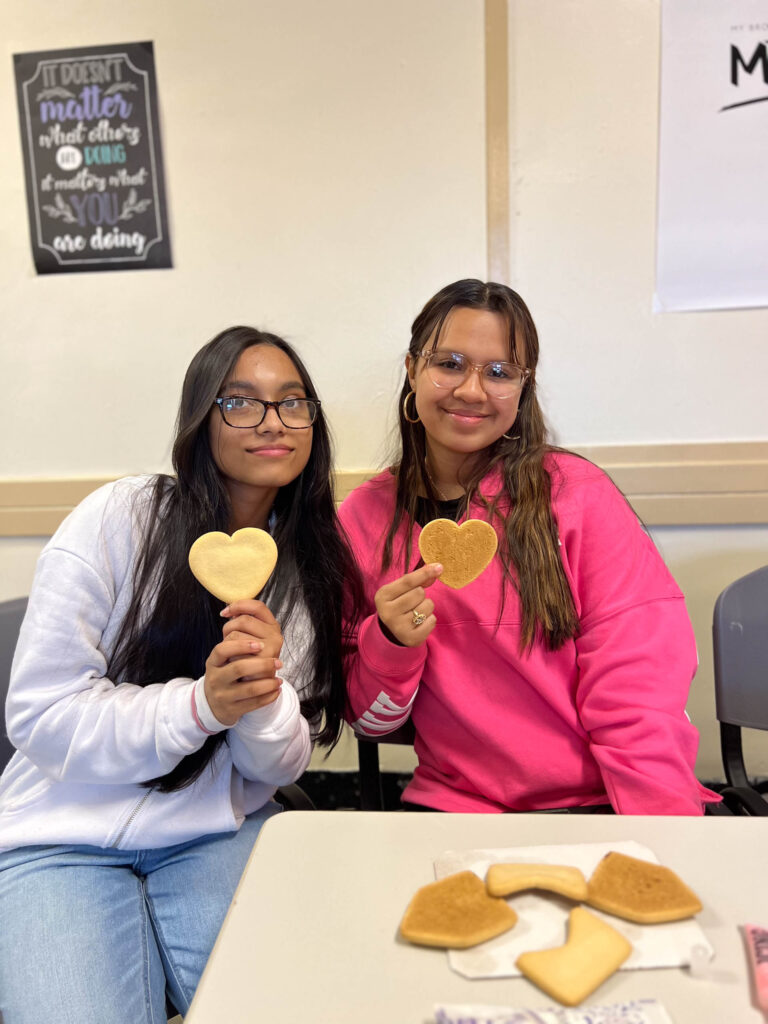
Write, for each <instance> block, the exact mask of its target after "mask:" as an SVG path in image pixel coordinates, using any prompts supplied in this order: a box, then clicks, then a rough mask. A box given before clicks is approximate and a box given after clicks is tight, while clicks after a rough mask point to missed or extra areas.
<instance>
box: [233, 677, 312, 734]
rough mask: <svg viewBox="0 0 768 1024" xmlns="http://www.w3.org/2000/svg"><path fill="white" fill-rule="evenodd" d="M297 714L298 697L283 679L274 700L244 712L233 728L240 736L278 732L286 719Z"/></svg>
mask: <svg viewBox="0 0 768 1024" xmlns="http://www.w3.org/2000/svg"><path fill="white" fill-rule="evenodd" d="M299 714H300V709H299V698H298V697H297V696H296V691H295V690H294V688H293V687H292V686H291V684H290V683H289V682H286V680H285V679H284V680H283V685H282V686H281V687H280V693H279V694H278V695H277V699H276V700H273V701H272V703H271V704H266V705H265V706H264V707H263V708H256V710H255V711H248V712H246V713H245V714H244V715H243V716H242V717H241V718H240V720H239V721H238V722H237V724H236V725H235V726H233V728H234V729H235V731H236V732H237V733H238V734H240V735H241V736H256V735H259V734H263V733H265V732H270V733H271V732H279V731H280V730H281V729H282V728H283V726H284V725H285V723H286V722H287V721H289V720H290V719H291V718H293V717H298V715H299Z"/></svg>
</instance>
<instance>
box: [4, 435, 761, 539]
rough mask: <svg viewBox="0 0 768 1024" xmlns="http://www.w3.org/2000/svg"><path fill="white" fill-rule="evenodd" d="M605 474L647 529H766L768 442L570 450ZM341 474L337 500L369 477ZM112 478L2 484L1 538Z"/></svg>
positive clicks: (40, 527)
mask: <svg viewBox="0 0 768 1024" xmlns="http://www.w3.org/2000/svg"><path fill="white" fill-rule="evenodd" d="M576 450H577V451H579V452H580V454H582V455H584V456H586V457H587V458H589V459H591V460H592V461H593V462H596V463H597V465H599V466H602V468H603V469H604V470H605V471H606V472H607V473H609V474H610V475H611V477H612V478H613V479H614V480H615V481H616V483H617V485H618V486H619V487H620V488H621V489H622V491H624V493H625V494H626V495H627V497H628V498H629V499H630V501H631V502H632V504H633V505H634V507H635V509H636V510H637V512H638V515H640V517H641V518H642V519H643V521H644V522H645V523H646V524H647V525H648V526H713V525H732V524H737V523H756V524H768V441H723V442H715V443H711V444H669V445H601V446H591V447H583V448H578V449H576ZM373 472H374V471H373V470H371V471H366V470H341V471H340V472H339V473H338V474H337V477H336V489H337V494H338V496H339V498H340V499H341V498H344V497H345V496H346V495H347V494H348V493H349V492H350V491H351V490H352V489H353V488H355V487H357V486H358V484H360V483H362V482H363V480H365V479H367V478H368V477H369V476H371V475H372V474H373ZM110 479H114V478H113V477H87V478H75V479H54V478H49V479H24V480H0V537H48V536H50V535H51V534H52V533H53V532H54V530H55V529H56V527H57V526H58V525H59V523H60V522H61V521H62V519H63V518H64V517H65V516H66V515H67V513H68V512H69V511H70V510H71V509H72V508H73V507H74V506H75V505H76V504H77V503H78V502H79V501H82V499H83V498H84V497H85V496H86V495H87V494H90V492H91V491H93V490H95V489H96V488H97V487H100V486H101V485H102V484H105V483H107V482H108V481H109V480H110Z"/></svg>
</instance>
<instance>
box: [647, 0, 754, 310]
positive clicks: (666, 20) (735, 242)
mask: <svg viewBox="0 0 768 1024" xmlns="http://www.w3.org/2000/svg"><path fill="white" fill-rule="evenodd" d="M661 13H662V18H661V104H660V113H661V124H660V132H659V178H658V182H659V192H658V239H657V246H658V247H657V262H656V298H655V309H656V310H658V311H664V312H667V311H672V310H705V309H735V308H739V307H740V308H748V307H756V306H768V201H766V164H767V163H768V0H728V2H727V3H724V2H723V0H662V7H661Z"/></svg>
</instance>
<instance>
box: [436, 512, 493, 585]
mask: <svg viewBox="0 0 768 1024" xmlns="http://www.w3.org/2000/svg"><path fill="white" fill-rule="evenodd" d="M497 545H498V538H497V537H496V531H495V530H494V528H493V527H492V526H491V525H490V523H484V522H483V521H482V519H467V520H466V521H465V522H463V523H462V524H461V526H457V525H456V523H454V521H453V520H452V519H433V520H432V522H431V523H427V525H426V526H425V527H424V529H423V530H422V531H421V536H420V537H419V551H420V552H421V557H422V558H423V559H424V561H425V562H440V563H441V564H442V566H443V573H442V575H441V576H440V577H439V579H440V580H442V582H443V583H446V584H447V585H448V586H449V587H453V588H454V590H458V589H459V587H465V586H466V585H467V584H468V583H471V582H472V580H475V579H477V577H478V576H479V575H480V573H481V572H482V571H483V569H485V567H486V566H487V565H488V563H489V562H490V561H491V559H492V558H493V556H494V555H495V554H496V547H497Z"/></svg>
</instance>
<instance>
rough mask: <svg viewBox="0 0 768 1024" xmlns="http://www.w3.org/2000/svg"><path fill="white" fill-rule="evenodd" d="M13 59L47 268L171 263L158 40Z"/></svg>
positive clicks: (32, 201) (43, 268)
mask: <svg viewBox="0 0 768 1024" xmlns="http://www.w3.org/2000/svg"><path fill="white" fill-rule="evenodd" d="M13 63H14V70H15V75H16V91H17V97H18V104H19V120H20V124H21V142H22V149H23V153H24V171H25V178H26V189H27V205H28V210H29V228H30V234H31V238H32V254H33V258H34V262H35V267H36V268H37V272H38V273H39V274H58V273H66V272H70V271H72V272H74V271H84V270H141V269H146V268H155V267H170V266H171V244H170V238H169V235H168V216H167V208H166V198H165V182H164V174H163V157H162V149H161V145H160V126H159V120H158V109H157V86H156V81H155V58H154V51H153V47H152V43H150V42H147V43H124V44H120V45H114V46H89V47H82V48H77V49H69V50H49V51H45V52H40V53H17V54H14V57H13Z"/></svg>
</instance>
